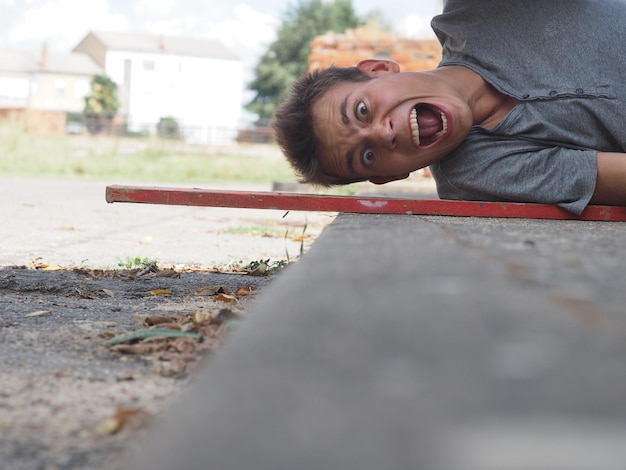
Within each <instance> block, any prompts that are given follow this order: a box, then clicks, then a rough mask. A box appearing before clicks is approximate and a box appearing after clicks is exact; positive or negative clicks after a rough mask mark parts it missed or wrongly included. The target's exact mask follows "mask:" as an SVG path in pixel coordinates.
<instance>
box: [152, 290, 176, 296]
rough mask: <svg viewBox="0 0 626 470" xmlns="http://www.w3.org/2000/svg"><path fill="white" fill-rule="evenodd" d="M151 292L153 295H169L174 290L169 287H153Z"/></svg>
mask: <svg viewBox="0 0 626 470" xmlns="http://www.w3.org/2000/svg"><path fill="white" fill-rule="evenodd" d="M150 293H151V294H152V295H169V294H171V293H172V291H171V290H169V289H152V290H151V291H150Z"/></svg>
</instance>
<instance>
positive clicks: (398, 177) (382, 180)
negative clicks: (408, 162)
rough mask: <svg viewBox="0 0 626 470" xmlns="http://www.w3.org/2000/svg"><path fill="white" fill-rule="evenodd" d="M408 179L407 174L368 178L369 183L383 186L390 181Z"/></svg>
mask: <svg viewBox="0 0 626 470" xmlns="http://www.w3.org/2000/svg"><path fill="white" fill-rule="evenodd" d="M408 177H409V174H408V173H407V174H406V175H396V176H374V177H373V178H370V182H371V183H374V184H385V183H389V182H390V181H396V180H403V179H405V178H408Z"/></svg>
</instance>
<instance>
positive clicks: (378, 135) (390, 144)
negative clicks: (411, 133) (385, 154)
mask: <svg viewBox="0 0 626 470" xmlns="http://www.w3.org/2000/svg"><path fill="white" fill-rule="evenodd" d="M371 134H372V136H371V137H372V139H373V140H375V141H376V142H378V143H379V144H381V145H383V146H384V147H385V148H388V149H390V150H393V149H394V148H395V147H396V130H395V129H394V126H393V122H392V121H391V118H390V117H386V118H384V119H381V120H380V121H378V122H377V123H375V124H373V125H372V127H371Z"/></svg>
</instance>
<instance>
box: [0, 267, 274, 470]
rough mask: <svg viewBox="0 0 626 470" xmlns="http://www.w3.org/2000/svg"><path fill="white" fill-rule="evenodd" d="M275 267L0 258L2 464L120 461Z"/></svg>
mask: <svg viewBox="0 0 626 470" xmlns="http://www.w3.org/2000/svg"><path fill="white" fill-rule="evenodd" d="M271 279H272V277H271V276H270V277H267V276H250V275H235V274H223V273H211V272H172V271H170V272H153V271H151V270H147V271H145V270H144V272H141V271H139V270H134V271H96V270H87V269H74V270H61V271H43V270H34V269H24V268H1V269H0V354H1V355H2V358H3V361H2V363H1V364H0V383H1V385H0V432H1V433H2V439H0V461H1V462H2V468H3V469H4V470H22V469H24V470H32V469H46V470H52V469H86V468H89V469H114V468H116V467H117V463H118V462H119V461H120V459H121V458H122V457H123V456H124V455H125V453H126V452H127V451H129V450H130V449H131V448H132V446H133V444H134V442H136V441H137V439H138V438H140V436H141V435H142V433H143V432H145V430H146V429H148V428H149V426H150V423H152V422H153V421H154V418H155V417H156V416H158V415H159V414H160V413H161V412H162V411H163V410H164V409H165V408H166V407H167V406H168V405H169V404H170V403H171V401H172V399H173V398H174V397H175V396H176V395H177V394H179V393H180V391H181V390H182V389H183V388H184V387H185V386H186V384H187V383H188V381H189V380H190V376H191V375H192V374H191V372H192V371H193V370H194V368H196V367H197V365H198V364H199V363H201V362H202V361H204V360H210V355H211V352H213V351H215V350H216V349H217V348H218V347H219V345H220V344H221V343H222V342H223V341H224V340H226V339H227V337H228V335H229V334H231V333H230V332H231V330H233V329H236V325H237V322H240V321H245V316H246V315H247V311H248V310H249V307H250V305H251V303H252V302H253V299H254V297H255V295H257V292H259V291H260V290H261V289H263V287H265V286H266V285H267V283H269V282H271ZM154 329H158V330H157V334H156V338H154V337H153V338H148V339H145V338H144V339H142V338H134V339H132V338H129V339H124V338H125V337H126V336H127V335H129V334H132V333H134V334H138V335H144V336H146V335H149V334H152V333H153V332H154V331H155V330H154ZM158 331H166V334H165V336H168V335H167V331H170V332H177V333H174V334H173V335H176V336H175V337H164V336H159V334H158ZM147 332H148V333H147ZM116 342H117V344H112V343H116Z"/></svg>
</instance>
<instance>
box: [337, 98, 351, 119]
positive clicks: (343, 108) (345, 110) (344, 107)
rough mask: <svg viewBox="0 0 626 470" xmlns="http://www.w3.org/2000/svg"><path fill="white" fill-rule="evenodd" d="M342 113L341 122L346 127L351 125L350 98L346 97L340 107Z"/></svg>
mask: <svg viewBox="0 0 626 470" xmlns="http://www.w3.org/2000/svg"><path fill="white" fill-rule="evenodd" d="M339 110H340V111H341V122H343V123H344V124H345V125H346V126H348V125H350V118H349V117H348V97H347V96H346V97H345V98H344V99H343V101H342V102H341V106H340V107H339Z"/></svg>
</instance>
